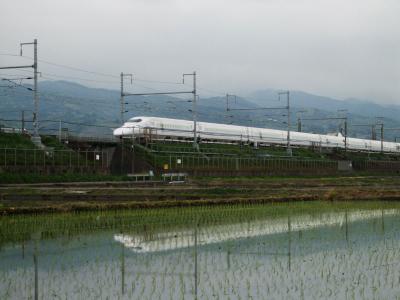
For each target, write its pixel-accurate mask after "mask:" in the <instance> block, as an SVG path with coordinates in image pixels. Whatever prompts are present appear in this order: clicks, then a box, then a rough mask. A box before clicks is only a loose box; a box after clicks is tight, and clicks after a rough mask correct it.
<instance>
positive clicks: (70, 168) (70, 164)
mask: <svg viewBox="0 0 400 300" xmlns="http://www.w3.org/2000/svg"><path fill="white" fill-rule="evenodd" d="M69 168H70V169H71V151H69Z"/></svg>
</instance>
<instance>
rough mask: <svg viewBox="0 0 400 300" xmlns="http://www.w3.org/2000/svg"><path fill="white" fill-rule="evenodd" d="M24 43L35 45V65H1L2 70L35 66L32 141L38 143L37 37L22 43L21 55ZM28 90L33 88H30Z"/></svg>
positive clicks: (39, 142)
mask: <svg viewBox="0 0 400 300" xmlns="http://www.w3.org/2000/svg"><path fill="white" fill-rule="evenodd" d="M24 45H33V46H34V55H33V60H34V62H33V65H23V66H10V67H0V70H5V69H26V68H33V71H34V78H33V79H34V84H33V86H34V89H33V93H34V94H33V99H34V106H35V109H34V112H33V125H34V136H33V137H32V141H33V142H34V143H36V144H41V141H40V136H39V121H38V108H39V96H38V84H37V81H38V73H39V72H38V58H37V39H34V40H33V42H31V43H20V55H21V56H22V46H24ZM28 90H31V89H30V88H29V89H28Z"/></svg>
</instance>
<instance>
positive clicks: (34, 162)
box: [33, 149, 36, 167]
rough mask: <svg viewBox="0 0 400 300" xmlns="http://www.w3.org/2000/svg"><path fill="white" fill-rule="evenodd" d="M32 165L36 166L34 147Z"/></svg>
mask: <svg viewBox="0 0 400 300" xmlns="http://www.w3.org/2000/svg"><path fill="white" fill-rule="evenodd" d="M33 165H34V166H35V167H36V149H33Z"/></svg>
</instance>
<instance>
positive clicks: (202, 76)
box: [0, 0, 400, 104]
mask: <svg viewBox="0 0 400 300" xmlns="http://www.w3.org/2000/svg"><path fill="white" fill-rule="evenodd" d="M399 15H400V1H399V0H242V1H239V0H92V1H89V0H63V1H60V0H40V1H39V0H1V1H0V41H1V43H0V53H2V54H5V53H18V51H19V48H18V47H19V43H20V42H26V41H31V40H32V39H33V38H37V39H38V40H39V58H40V59H42V60H45V61H50V62H55V63H59V64H64V65H68V66H76V67H79V68H82V69H87V70H93V71H96V72H102V73H107V74H115V75H117V76H118V74H119V73H120V72H121V71H124V72H127V73H134V75H135V76H136V77H137V78H138V79H151V80H161V81H180V80H181V74H182V73H183V72H191V71H193V70H196V71H197V73H198V85H199V87H200V88H203V90H199V93H200V94H202V93H206V91H209V90H212V91H214V90H215V91H218V92H219V93H226V92H230V93H239V94H240V93H242V94H244V93H247V92H250V91H253V90H259V89H264V88H279V89H290V90H303V91H308V92H312V93H316V94H320V95H325V96H331V97H338V98H346V97H357V98H364V99H371V100H373V101H376V102H381V103H397V104H400V101H399V99H400V17H399ZM24 54H25V55H27V56H32V52H31V50H30V49H29V48H27V49H26V51H25V53H24ZM23 62H26V61H24V60H21V59H17V58H15V57H12V56H5V55H0V65H8V64H11V63H23ZM40 70H41V71H42V72H43V74H44V77H45V74H46V73H47V75H46V76H47V78H53V79H55V78H61V77H55V75H58V76H72V77H79V78H83V79H90V80H99V81H105V82H91V81H84V80H81V81H80V82H81V83H84V84H87V85H96V86H101V87H107V88H115V89H118V88H119V84H118V78H112V77H102V76H99V75H90V74H88V73H82V72H74V71H72V70H69V69H65V68H58V67H55V66H52V65H46V64H45V63H41V64H40ZM10 73H12V72H11V71H8V72H7V74H10ZM0 74H6V72H0ZM13 74H15V73H13ZM49 74H52V75H49ZM75 81H78V80H76V79H75ZM109 81H111V82H109ZM136 83H137V84H141V85H145V86H149V87H153V88H157V89H160V85H153V84H152V83H146V82H139V81H138V82H136ZM136 86H137V85H136ZM173 88H175V87H174V86H173V85H171V86H166V87H165V89H173ZM132 90H134V89H133V88H132Z"/></svg>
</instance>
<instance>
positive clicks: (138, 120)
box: [130, 119, 142, 123]
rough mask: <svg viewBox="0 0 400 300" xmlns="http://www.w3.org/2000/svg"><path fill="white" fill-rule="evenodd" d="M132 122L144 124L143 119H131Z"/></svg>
mask: <svg viewBox="0 0 400 300" xmlns="http://www.w3.org/2000/svg"><path fill="white" fill-rule="evenodd" d="M130 121H131V122H134V123H139V122H142V119H130Z"/></svg>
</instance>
